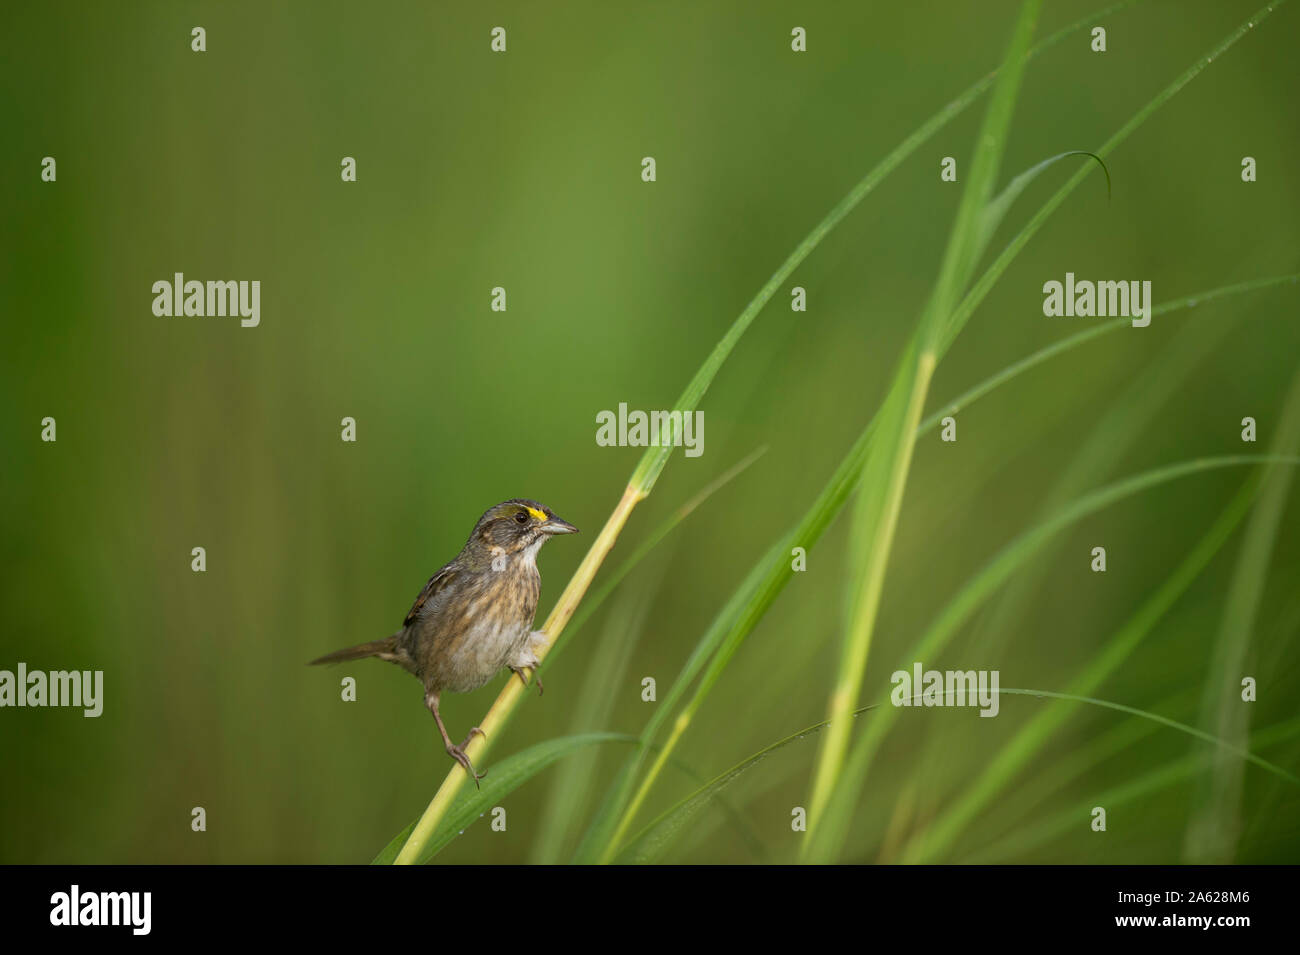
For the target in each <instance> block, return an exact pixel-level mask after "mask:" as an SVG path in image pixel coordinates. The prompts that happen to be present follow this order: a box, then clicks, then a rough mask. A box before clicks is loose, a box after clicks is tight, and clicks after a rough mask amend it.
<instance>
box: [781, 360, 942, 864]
mask: <svg viewBox="0 0 1300 955" xmlns="http://www.w3.org/2000/svg"><path fill="white" fill-rule="evenodd" d="M936 361H937V358H936V356H935V353H934V352H933V351H931V350H929V349H927V350H926V351H924V352H922V353H921V355H920V357H919V358H918V359H917V363H916V373H915V377H914V378H913V379H912V393H911V395H910V396H909V398H908V402H907V409H906V411H905V413H904V415H905V416H904V419H903V427H902V429H901V431H900V432H899V434H900V436H901V438H902V441H901V442H900V445H899V448H898V451H899V453H898V454H897V455H895V457H894V466H893V468H892V469H891V471H890V475H889V484H888V486H887V491H886V496H885V502H884V511H883V513H882V514H881V519H880V520H879V521H878V522H877V524H876V534H875V539H874V540H873V541H872V544H871V551H870V557H869V558H868V559H869V561H870V566H869V567H868V568H867V574H866V578H865V580H864V582H863V584H864V587H863V595H862V599H861V601H860V602H859V604H858V613H857V614H856V615H855V617H854V619H853V621H852V623H851V626H852V629H851V630H850V632H849V634H848V639H847V640H846V642H845V654H844V660H843V662H842V664H841V666H840V670H839V682H838V683H837V685H836V687H835V692H834V693H833V694H832V696H831V705H830V712H829V714H828V717H827V718H828V719H829V721H830V723H829V725H828V726H827V727H826V738H825V741H824V743H823V745H822V750H821V754H820V756H819V758H818V761H817V771H816V775H815V777H814V782H813V793H812V799H811V801H810V803H809V809H808V825H809V828H810V829H811V828H812V827H814V826H815V825H816V822H817V819H818V818H820V816H821V813H822V810H824V809H825V808H826V804H827V802H829V801H830V796H831V791H832V790H833V789H834V788H835V783H836V781H837V780H838V779H839V775H840V772H841V771H842V769H843V767H844V755H845V753H846V752H847V750H848V746H849V730H850V728H851V724H852V716H853V710H854V708H855V707H856V706H857V705H858V695H859V692H860V690H861V688H862V673H863V670H865V669H866V665H867V656H868V654H869V653H870V651H871V634H872V631H873V630H874V629H875V624H876V613H877V611H878V610H879V608H880V595H881V592H882V591H883V589H884V583H885V568H886V566H887V564H888V563H889V558H888V555H889V551H890V548H891V547H892V545H893V540H894V530H895V528H896V527H897V526H898V514H899V511H901V510H902V506H903V490H904V489H905V488H906V487H907V474H908V471H909V470H910V469H911V466H912V451H913V449H914V448H915V447H916V431H917V426H918V425H919V424H920V422H921V411H922V410H923V409H924V407H925V397H926V394H927V393H928V392H929V389H930V379H931V378H932V377H933V375H934V366H935V364H936ZM804 844H805V845H808V844H809V843H808V842H805V843H804Z"/></svg>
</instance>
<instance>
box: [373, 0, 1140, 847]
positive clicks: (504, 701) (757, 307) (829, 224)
mask: <svg viewBox="0 0 1300 955" xmlns="http://www.w3.org/2000/svg"><path fill="white" fill-rule="evenodd" d="M1133 2H1136V0H1126V2H1121V3H1116V4H1113V5H1111V6H1110V7H1108V8H1107V9H1106V10H1103V11H1101V12H1100V13H1098V14H1094V15H1092V16H1089V17H1085V18H1083V19H1081V20H1079V21H1077V22H1076V23H1074V24H1071V25H1070V26H1068V27H1065V28H1064V29H1062V30H1059V31H1057V33H1055V34H1053V36H1052V37H1050V38H1049V39H1048V40H1046V41H1044V42H1043V43H1041V44H1039V45H1038V46H1037V47H1036V48H1035V49H1033V50H1031V51H1029V53H1028V56H1027V57H1026V59H1028V58H1031V57H1033V56H1034V55H1036V54H1037V53H1040V52H1042V51H1043V50H1044V49H1047V48H1048V47H1049V46H1051V45H1052V44H1054V43H1056V42H1058V41H1059V40H1061V39H1063V38H1064V37H1065V36H1067V35H1069V34H1070V33H1073V32H1074V31H1075V30H1077V29H1080V28H1082V27H1084V26H1087V25H1088V24H1090V23H1093V22H1095V21H1096V20H1097V19H1099V18H1101V17H1102V16H1105V15H1108V14H1110V13H1114V12H1117V11H1119V10H1122V9H1123V8H1125V7H1127V6H1131V5H1132V3H1133ZM1022 65H1023V64H1020V66H1022ZM995 77H996V74H993V75H990V76H988V77H985V79H983V80H981V81H980V82H978V83H976V84H975V85H974V86H972V87H971V88H970V89H968V90H967V91H966V92H965V93H963V94H962V95H961V96H959V97H958V98H957V99H956V100H954V101H953V102H951V103H949V104H948V105H947V106H946V107H944V108H943V109H942V110H940V111H939V112H938V113H937V114H935V115H934V116H933V117H931V119H930V120H928V121H927V122H926V123H924V124H922V126H921V128H920V129H918V130H917V131H916V132H914V133H913V134H912V135H911V136H909V137H908V138H907V139H905V140H903V142H902V143H900V144H899V145H898V146H897V147H895V148H894V149H893V150H892V151H891V152H890V153H889V154H888V155H887V156H886V157H885V158H884V159H883V160H881V162H880V163H879V164H877V166H876V167H875V168H874V169H873V170H872V171H871V172H869V173H867V175H866V177H865V178H863V179H862V180H861V181H860V182H859V183H858V184H857V185H856V186H855V187H854V188H853V189H852V190H850V192H849V194H848V195H846V196H845V197H844V199H842V200H841V201H840V202H839V203H838V204H837V205H836V206H835V208H833V209H832V210H831V211H830V212H829V213H828V214H827V215H826V217H825V218H824V219H822V221H821V222H820V223H818V225H817V226H816V227H815V228H814V229H813V231H812V232H810V233H809V234H808V235H807V236H806V237H805V238H804V240H803V241H802V242H801V243H799V245H798V246H796V247H795V249H794V251H793V252H791V253H790V255H789V256H788V257H787V258H786V260H785V262H783V263H782V264H781V266H780V267H779V268H778V269H777V270H776V272H774V273H773V274H772V277H771V278H769V279H768V281H767V283H766V284H765V285H764V286H763V287H762V288H761V289H760V290H759V292H758V294H757V295H756V296H755V297H754V299H753V300H752V301H751V302H750V303H749V305H747V306H746V307H745V309H744V311H742V312H741V313H740V315H739V316H738V317H737V318H736V320H735V321H734V322H733V323H732V325H731V327H730V328H729V329H728V330H727V332H726V334H725V335H723V337H722V339H721V340H720V341H719V342H718V344H717V345H715V346H714V348H713V351H712V352H711V353H710V354H709V356H708V358H706V359H705V361H704V364H703V365H701V366H700V368H699V370H698V371H697V372H696V373H695V377H694V378H692V379H691V381H690V383H689V384H688V385H687V386H686V389H685V391H683V392H682V395H681V397H680V398H678V400H677V404H676V405H675V409H676V410H680V411H682V412H683V416H684V415H685V414H687V413H690V412H692V411H694V409H695V407H696V406H697V405H698V404H699V402H700V400H701V399H702V398H703V397H704V393H705V392H706V391H707V390H708V388H709V385H710V384H711V383H712V381H713V378H714V376H715V375H716V374H717V372H718V369H719V368H720V367H721V366H722V363H723V362H724V361H726V359H727V357H728V356H729V355H730V354H731V351H732V349H733V348H735V346H736V343H737V342H738V341H739V340H740V338H741V336H742V335H744V333H745V331H746V330H747V329H748V328H749V326H750V324H751V323H752V322H753V320H754V319H755V318H756V317H757V316H758V313H759V312H760V311H761V310H762V309H763V307H764V306H765V305H766V304H767V302H768V301H769V300H770V299H771V298H772V296H773V295H774V294H776V290H777V289H778V288H779V287H780V286H781V285H782V284H783V283H784V282H785V280H786V279H787V278H789V276H790V275H791V274H792V273H793V272H794V270H795V269H796V268H797V267H798V266H799V264H800V263H801V262H803V260H804V259H806V258H807V257H808V255H809V254H811V252H812V250H813V249H815V248H816V247H817V245H818V244H819V243H820V242H821V241H822V239H823V238H825V237H826V235H827V234H828V233H829V232H830V231H831V230H832V229H834V228H835V226H836V225H838V224H839V223H840V221H841V220H843V219H844V217H845V216H847V215H848V214H849V212H851V211H852V210H853V208H854V207H855V206H856V205H857V204H858V203H859V202H861V201H862V200H863V199H864V198H865V197H866V195H867V194H868V193H869V192H871V190H872V189H874V188H875V187H876V186H877V185H878V184H879V183H880V182H881V181H882V180H883V179H884V178H885V177H886V176H887V175H889V173H890V172H892V171H893V170H894V169H895V168H896V167H897V166H898V165H899V164H900V163H902V162H903V160H904V159H906V158H907V157H908V156H910V155H911V154H912V153H913V152H915V151H916V150H917V149H918V148H919V147H920V146H921V145H922V144H923V143H925V142H926V141H927V140H928V139H929V138H930V137H931V136H933V135H934V134H935V133H936V132H938V130H940V129H942V128H943V126H944V125H946V124H947V123H948V121H949V120H951V119H952V118H953V117H955V116H957V115H958V114H959V113H961V112H962V111H963V110H965V109H966V107H967V106H969V105H970V104H971V103H972V102H974V101H975V99H976V98H978V97H979V96H980V95H981V94H982V93H983V92H984V90H985V89H987V88H988V87H989V86H990V85H991V84H992V83H993V80H994V79H995ZM673 443H675V442H672V443H669V444H668V445H667V446H661V447H649V448H647V449H646V451H645V453H644V454H643V455H642V457H641V460H640V462H639V463H638V464H637V467H636V470H635V471H633V472H632V477H631V479H630V480H629V481H628V485H627V487H626V488H625V489H624V491H623V496H622V497H621V498H620V499H619V502H618V504H617V505H616V506H615V508H614V511H613V513H612V514H610V516H609V518H608V519H606V521H605V526H604V527H603V528H601V531H600V533H599V534H598V535H597V536H596V539H595V540H594V541H593V542H592V545H591V549H590V550H588V552H587V554H586V555H585V556H584V557H583V559H582V561H581V563H579V564H578V568H577V570H575V571H574V573H573V577H572V578H571V579H570V580H569V583H568V585H567V586H566V587H565V589H564V592H563V593H561V594H560V599H559V600H558V601H557V602H556V605H555V607H554V608H553V609H552V610H551V613H550V614H549V616H548V617H547V618H546V622H545V624H544V625H543V627H542V629H543V630H544V631H545V632H546V633H547V634H548V635H549V636H550V638H551V644H550V646H549V647H543V648H541V649H540V650H539V651H538V656H539V658H540V660H541V662H543V663H544V662H545V660H546V657H547V656H549V655H550V653H551V652H554V649H555V647H556V645H557V644H558V641H559V637H560V635H561V633H562V631H563V630H564V628H565V625H566V624H567V623H568V621H569V619H570V618H571V617H572V616H573V614H574V612H575V611H576V610H577V606H578V604H579V603H580V602H581V600H582V597H583V595H584V594H585V593H586V591H587V588H588V587H590V586H591V582H592V580H593V579H594V578H595V576H596V572H597V570H599V569H600V566H601V565H602V564H603V563H604V560H605V557H606V556H607V555H608V554H609V551H610V550H611V549H612V548H613V546H614V542H615V541H616V540H617V539H618V536H619V534H620V533H621V532H622V530H623V527H624V525H625V524H626V523H627V521H628V518H629V517H630V516H631V514H632V510H633V509H634V508H635V507H636V505H637V504H638V503H639V502H640V501H642V500H644V499H645V498H646V497H647V496H648V495H649V494H650V492H651V491H652V490H653V488H654V485H655V482H656V481H658V479H659V475H660V473H661V472H662V471H663V469H664V466H665V465H666V464H667V463H668V458H669V456H670V455H671V454H672V444H673ZM522 695H523V694H522V692H521V688H520V685H519V684H518V683H516V682H507V683H506V686H505V688H504V689H503V690H502V691H501V693H500V695H499V696H498V697H497V699H496V701H495V702H494V703H493V704H492V707H491V709H489V710H488V713H487V716H486V717H484V718H483V719H482V720H480V721H479V725H480V726H482V727H483V728H484V730H485V732H486V731H490V732H491V733H492V734H493V737H494V738H495V736H496V735H497V734H499V733H500V732H501V731H503V730H504V729H505V727H506V725H507V724H508V723H509V721H510V718H511V716H512V715H513V713H514V708H515V706H516V705H517V704H518V702H519V700H520V699H521V698H522ZM488 745H489V744H488V742H487V740H486V738H485V737H475V738H474V739H473V740H472V741H471V742H470V744H469V748H468V750H467V755H469V756H470V758H471V759H475V760H482V758H483V757H484V756H485V755H486V752H487V748H488ZM638 758H639V756H638ZM465 779H466V777H465V775H464V774H463V773H460V772H457V771H456V770H455V769H454V768H453V769H451V770H449V771H448V773H447V775H446V777H445V778H444V779H443V781H442V785H441V786H439V787H438V791H437V792H436V793H435V794H434V796H433V799H432V800H431V801H430V802H429V805H428V807H427V808H426V809H425V811H424V814H423V815H422V816H421V817H420V820H419V822H418V823H417V824H416V826H415V829H414V830H412V832H411V838H410V840H409V844H408V845H407V846H406V847H404V848H403V850H402V852H400V853H399V854H398V858H397V860H396V861H397V862H399V863H408V862H411V861H413V860H414V859H415V858H416V857H417V856H419V855H420V854H421V853H422V851H423V850H422V846H423V843H424V841H425V840H427V839H428V838H429V836H430V835H431V834H432V833H433V831H434V830H435V829H436V828H437V827H438V825H439V822H440V821H441V819H442V817H443V815H444V814H446V813H447V812H448V810H449V809H450V808H451V804H452V801H453V800H454V799H455V798H456V794H457V793H458V792H459V791H460V788H461V786H463V785H464V782H465Z"/></svg>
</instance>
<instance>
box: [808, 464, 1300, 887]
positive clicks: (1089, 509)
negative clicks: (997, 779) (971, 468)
mask: <svg viewBox="0 0 1300 955" xmlns="http://www.w3.org/2000/svg"><path fill="white" fill-rule="evenodd" d="M1266 462H1276V463H1287V464H1300V458H1297V457H1283V456H1279V455H1225V456H1222V457H1216V458H1197V459H1194V460H1191V461H1180V462H1178V463H1176V464H1172V465H1166V466H1165V467H1162V468H1156V469H1154V470H1150V471H1144V472H1142V473H1141V474H1137V475H1134V476H1133V477H1129V478H1125V479H1124V480H1121V481H1117V482H1115V483H1113V484H1109V485H1106V486H1105V487H1102V488H1099V489H1098V490H1096V491H1093V492H1092V493H1090V494H1086V495H1084V496H1083V497H1081V498H1079V499H1078V500H1076V501H1075V502H1074V503H1073V504H1071V505H1070V506H1069V507H1066V508H1064V509H1063V510H1061V511H1059V512H1058V513H1057V514H1056V515H1054V516H1053V517H1052V518H1051V519H1049V520H1047V521H1044V522H1043V523H1041V524H1038V525H1036V526H1035V527H1033V528H1031V529H1030V530H1028V531H1026V532H1025V533H1023V534H1021V535H1020V536H1019V537H1017V538H1016V539H1015V540H1014V541H1012V542H1011V543H1010V544H1008V545H1007V546H1006V547H1004V548H1003V549H1002V550H1001V551H999V552H998V554H997V556H996V557H994V558H993V560H992V561H990V562H989V563H988V564H987V565H985V567H984V569H983V570H981V571H980V572H979V573H977V574H976V575H975V576H974V577H973V578H971V579H970V580H969V581H968V582H967V583H966V585H965V586H964V587H963V588H962V589H961V590H960V591H959V592H958V593H957V595H956V596H955V597H954V598H953V599H952V600H950V601H949V602H948V604H947V606H946V607H945V608H944V609H943V611H941V612H940V614H939V616H938V617H937V618H936V619H935V621H934V622H933V623H932V624H931V625H930V627H929V628H928V629H927V631H926V632H925V634H924V635H923V636H922V637H921V639H920V640H918V641H917V642H916V643H915V644H914V645H913V647H912V649H911V650H909V651H908V653H907V654H906V655H905V656H904V657H903V659H902V661H901V662H900V664H899V666H898V667H897V668H896V669H907V668H908V667H910V666H911V661H913V660H925V659H931V658H933V657H935V656H937V655H938V653H939V652H940V650H941V649H942V648H943V647H944V646H945V645H946V644H947V643H948V641H949V640H950V639H951V638H952V636H953V634H954V633H955V632H956V630H957V628H958V627H960V626H961V625H962V624H963V623H965V622H966V621H967V620H968V619H969V618H970V616H971V615H972V614H973V613H974V612H975V611H976V610H977V609H978V608H979V606H980V605H981V604H982V603H983V602H984V601H985V600H987V599H988V598H989V596H990V595H991V594H992V593H993V592H994V591H995V590H996V589H997V588H998V587H999V586H1001V584H1002V583H1003V581H1005V580H1006V579H1007V578H1008V577H1009V576H1010V575H1011V574H1012V573H1014V572H1015V570H1016V569H1017V568H1018V567H1019V566H1021V565H1022V564H1023V563H1024V562H1025V561H1026V560H1028V559H1029V558H1030V557H1031V556H1033V554H1035V553H1036V552H1037V551H1038V549H1039V548H1040V547H1042V546H1043V544H1044V543H1046V541H1047V540H1048V539H1049V538H1051V537H1052V536H1053V535H1054V534H1056V533H1057V532H1059V531H1061V530H1062V529H1064V528H1065V527H1067V526H1069V525H1070V524H1073V523H1074V522H1076V521H1078V520H1080V519H1081V518H1084V517H1086V516H1088V515H1089V514H1092V513H1095V512H1096V511H1099V510H1101V509H1102V508H1104V507H1107V506H1109V505H1110V504H1113V503H1116V502H1117V501H1120V500H1123V499H1124V498H1126V497H1131V496H1132V495H1134V494H1137V493H1139V492H1141V491H1144V490H1147V489H1149V488H1152V487H1156V486H1158V485H1160V484H1165V483H1168V482H1169V481H1173V480H1176V479H1178V478H1181V477H1189V476H1191V475H1194V474H1200V473H1205V472H1207V471H1211V470H1217V469H1220V468H1226V467H1240V466H1244V465H1252V464H1262V463H1266ZM896 715H897V709H896V708H893V707H890V708H887V709H886V710H885V712H883V713H881V714H880V715H879V717H878V718H877V719H875V720H872V721H871V725H870V726H868V727H867V729H866V731H865V732H864V733H862V734H861V736H860V737H859V738H858V741H857V742H856V743H855V744H854V746H853V752H852V754H851V756H850V758H849V763H848V768H847V770H846V773H845V779H846V784H845V785H844V786H843V787H841V789H840V790H839V791H838V792H837V793H836V794H835V799H834V801H833V802H832V804H831V805H830V806H828V811H827V815H826V825H825V826H824V827H822V828H820V829H819V830H817V831H810V832H809V836H810V837H811V838H809V840H808V848H807V853H806V856H807V858H808V860H809V861H831V860H833V859H834V858H835V857H836V856H837V855H838V852H839V849H840V847H841V846H842V844H843V841H844V836H845V834H846V833H847V830H848V824H849V820H850V818H851V816H852V811H853V807H854V806H855V805H856V804H857V801H858V798H859V797H860V795H861V791H862V785H863V782H864V780H865V777H866V771H867V769H868V768H869V766H870V763H871V760H872V758H873V757H874V755H875V753H876V750H877V748H878V747H879V745H880V742H881V740H882V739H883V738H884V735H885V733H887V732H888V731H889V728H890V727H891V726H892V725H893V721H894V718H895V716H896Z"/></svg>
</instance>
